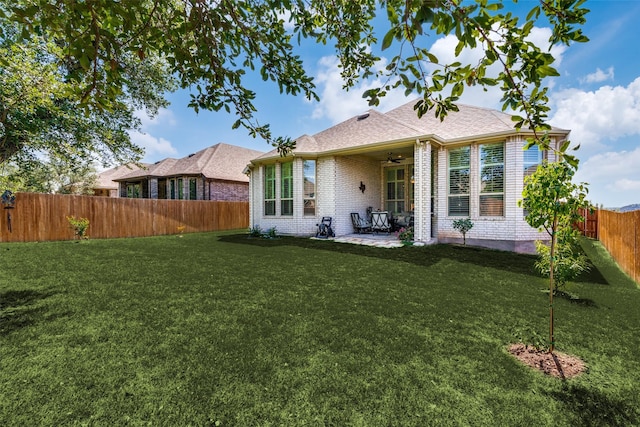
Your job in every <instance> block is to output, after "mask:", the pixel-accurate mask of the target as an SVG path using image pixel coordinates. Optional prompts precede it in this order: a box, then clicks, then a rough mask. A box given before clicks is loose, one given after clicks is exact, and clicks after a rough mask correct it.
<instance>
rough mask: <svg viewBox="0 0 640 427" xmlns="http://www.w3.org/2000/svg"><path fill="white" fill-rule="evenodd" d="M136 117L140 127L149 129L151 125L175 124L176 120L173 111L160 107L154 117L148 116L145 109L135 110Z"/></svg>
mask: <svg viewBox="0 0 640 427" xmlns="http://www.w3.org/2000/svg"><path fill="white" fill-rule="evenodd" d="M135 115H136V117H138V118H139V119H140V122H141V123H142V129H149V128H151V127H153V126H158V125H163V126H171V127H173V126H175V125H176V124H177V123H178V122H177V120H176V117H175V115H174V114H173V111H171V110H169V109H166V108H161V109H160V110H158V114H156V115H155V116H154V117H149V116H148V115H147V113H146V112H145V111H142V110H138V111H136V112H135Z"/></svg>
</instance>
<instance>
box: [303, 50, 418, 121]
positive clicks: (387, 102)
mask: <svg viewBox="0 0 640 427" xmlns="http://www.w3.org/2000/svg"><path fill="white" fill-rule="evenodd" d="M318 65H319V66H320V70H319V72H318V74H317V76H316V78H315V82H316V84H317V85H318V86H319V87H323V89H322V93H321V94H320V102H319V103H318V104H317V106H316V107H315V108H314V110H313V114H312V118H313V119H322V118H325V117H326V118H328V119H329V120H330V121H331V122H332V123H334V124H335V123H338V122H341V121H343V120H346V119H348V118H350V117H353V116H355V115H358V114H361V113H363V112H364V111H367V110H370V109H371V107H370V106H369V104H368V103H367V101H366V99H364V98H363V97H362V94H363V93H364V92H365V91H366V90H368V89H372V88H374V87H379V86H381V85H382V81H380V80H371V81H366V82H362V83H361V84H360V85H358V86H356V87H354V88H351V89H350V90H349V91H348V92H347V91H346V90H345V89H343V85H344V80H343V79H342V76H341V75H340V68H339V62H338V58H337V57H335V56H325V57H323V58H321V59H320V61H319V62H318ZM384 66H386V63H385V62H384V61H381V62H380V63H379V64H378V67H379V68H382V67H384ZM408 101H409V98H407V97H405V95H404V91H403V90H400V89H397V90H393V91H391V92H389V93H387V95H386V96H385V97H383V98H381V99H380V105H379V106H377V107H376V109H377V110H379V111H387V110H389V109H392V108H394V107H397V106H400V105H402V104H404V103H406V102H408Z"/></svg>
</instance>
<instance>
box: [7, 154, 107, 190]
mask: <svg viewBox="0 0 640 427" xmlns="http://www.w3.org/2000/svg"><path fill="white" fill-rule="evenodd" d="M97 179H98V174H97V171H96V168H95V167H94V166H93V164H91V163H83V164H72V162H69V161H68V160H67V159H64V158H62V159H61V158H51V159H48V160H45V159H37V160H35V161H22V162H19V163H16V162H6V163H3V164H2V165H0V188H2V189H5V188H10V189H11V190H12V191H13V192H36V193H50V194H86V195H93V191H94V187H95V183H96V181H97Z"/></svg>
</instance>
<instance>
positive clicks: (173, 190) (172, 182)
mask: <svg viewBox="0 0 640 427" xmlns="http://www.w3.org/2000/svg"><path fill="white" fill-rule="evenodd" d="M169 188H170V191H169V192H170V196H171V199H172V200H174V199H175V198H176V180H175V179H172V180H170V181H169Z"/></svg>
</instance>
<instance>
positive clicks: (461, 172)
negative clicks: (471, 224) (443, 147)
mask: <svg viewBox="0 0 640 427" xmlns="http://www.w3.org/2000/svg"><path fill="white" fill-rule="evenodd" d="M470 159H471V147H469V146H466V147H460V148H456V149H453V150H450V151H449V216H469V173H470V168H471V160H470Z"/></svg>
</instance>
